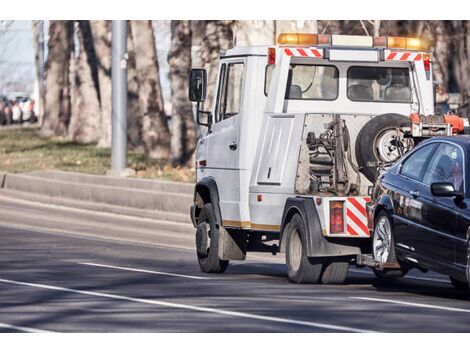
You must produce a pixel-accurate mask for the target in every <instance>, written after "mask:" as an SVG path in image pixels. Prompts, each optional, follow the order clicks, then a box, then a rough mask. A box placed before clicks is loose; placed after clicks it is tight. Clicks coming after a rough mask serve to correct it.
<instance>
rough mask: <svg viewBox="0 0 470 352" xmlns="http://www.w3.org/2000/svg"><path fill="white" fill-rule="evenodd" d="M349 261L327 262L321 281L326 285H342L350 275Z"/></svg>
mask: <svg viewBox="0 0 470 352" xmlns="http://www.w3.org/2000/svg"><path fill="white" fill-rule="evenodd" d="M348 269H349V262H330V263H326V264H325V266H324V268H323V273H322V276H321V283H322V284H326V285H342V284H344V282H345V281H346V278H347V276H348Z"/></svg>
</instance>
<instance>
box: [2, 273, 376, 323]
mask: <svg viewBox="0 0 470 352" xmlns="http://www.w3.org/2000/svg"><path fill="white" fill-rule="evenodd" d="M0 282H3V283H6V284H13V285H20V286H27V287H34V288H40V289H46V290H53V291H62V292H70V293H76V294H80V295H86V296H94V297H102V298H111V299H115V300H120V301H128V302H136V303H143V304H149V305H154V306H162V307H168V308H178V309H185V310H191V311H196V312H204V313H213V314H217V315H223V316H232V317H240V318H247V319H254V320H261V321H270V322H275V323H284V324H292V325H299V326H307V327H313V328H319V329H326V330H336V331H345V332H378V331H372V330H364V329H358V328H354V327H348V326H343V325H333V324H323V323H316V322H311V321H304V320H294V319H286V318H279V317H273V316H265V315H257V314H250V313H242V312H236V311H231V310H224V309H217V308H208V307H200V306H193V305H189V304H182V303H173V302H166V301H160V300H153V299H145V298H135V297H128V296H121V295H115V294H110V293H103V292H93V291H86V290H75V289H71V288H66V287H59V286H51V285H43V284H36V283H31V282H24V281H15V280H8V279H0Z"/></svg>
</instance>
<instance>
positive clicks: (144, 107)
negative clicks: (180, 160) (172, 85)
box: [131, 21, 170, 158]
mask: <svg viewBox="0 0 470 352" xmlns="http://www.w3.org/2000/svg"><path fill="white" fill-rule="evenodd" d="M131 32H132V39H133V41H134V49H135V63H136V71H137V78H138V80H139V102H140V108H141V111H142V140H143V143H144V147H145V150H146V152H147V153H148V154H149V155H150V157H152V158H169V157H170V131H169V129H168V123H167V119H166V116H165V112H164V109H163V97H162V90H161V86H160V77H159V72H158V61H157V48H156V47H155V36H154V33H153V28H152V22H151V21H131Z"/></svg>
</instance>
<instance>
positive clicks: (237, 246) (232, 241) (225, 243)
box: [219, 226, 246, 260]
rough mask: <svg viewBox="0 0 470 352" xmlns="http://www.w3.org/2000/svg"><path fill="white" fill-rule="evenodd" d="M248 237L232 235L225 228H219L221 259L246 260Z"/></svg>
mask: <svg viewBox="0 0 470 352" xmlns="http://www.w3.org/2000/svg"><path fill="white" fill-rule="evenodd" d="M245 258H246V237H245V235H244V234H236V235H231V234H230V233H229V232H228V231H227V230H226V229H225V228H224V227H223V226H219V259H220V260H245Z"/></svg>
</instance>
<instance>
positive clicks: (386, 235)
mask: <svg viewBox="0 0 470 352" xmlns="http://www.w3.org/2000/svg"><path fill="white" fill-rule="evenodd" d="M372 256H373V258H374V260H376V261H378V262H379V263H383V264H385V263H395V262H397V256H396V254H395V243H394V240H393V230H392V223H391V221H390V218H389V216H388V215H387V213H386V212H384V211H381V212H380V213H379V214H378V215H377V219H376V221H375V226H374V232H373V234H372ZM406 273H407V270H405V269H383V270H378V269H374V274H375V275H376V276H377V277H379V278H396V277H403V276H405V275H406Z"/></svg>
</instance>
